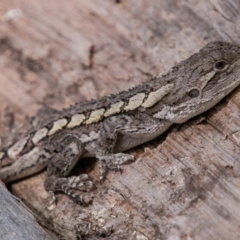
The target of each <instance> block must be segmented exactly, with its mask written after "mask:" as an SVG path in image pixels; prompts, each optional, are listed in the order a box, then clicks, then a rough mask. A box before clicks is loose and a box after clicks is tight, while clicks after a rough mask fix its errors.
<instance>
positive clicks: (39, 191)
mask: <svg viewBox="0 0 240 240" xmlns="http://www.w3.org/2000/svg"><path fill="white" fill-rule="evenodd" d="M239 9H240V4H239V1H237V0H235V1H234V0H226V1H217V0H212V1H186V0H185V1H184V0H180V1H179V0H161V1H157V0H150V1H147V0H138V1H133V0H129V1H124V0H119V1H113V0H111V1H110V0H104V1H99V0H91V1H84V0H68V1H64V0H52V1H46V0H31V1H27V0H18V1H16V0H2V1H1V3H0V14H1V16H2V18H1V19H0V71H1V76H0V114H1V122H0V131H1V132H0V134H1V136H4V137H3V142H4V143H5V142H8V141H11V140H12V139H13V138H14V136H15V133H16V132H17V131H20V132H21V127H18V129H19V130H15V128H13V126H15V125H16V123H26V122H28V121H29V118H30V117H32V116H34V115H35V114H36V112H37V111H38V110H39V109H40V108H42V107H46V106H47V107H52V108H56V109H61V108H64V107H68V106H69V105H70V104H73V103H75V102H79V101H85V100H90V99H92V98H98V97H101V96H104V95H106V94H110V93H117V92H118V91H121V90H126V89H128V88H131V87H133V86H135V85H137V84H140V83H142V82H143V81H145V80H148V79H150V78H151V77H153V76H155V75H157V74H158V73H159V72H160V71H165V70H167V69H169V68H170V67H171V66H173V65H174V64H176V63H178V62H179V61H181V60H184V59H186V58H187V57H189V56H190V55H191V54H193V53H194V52H196V51H198V50H199V49H200V48H201V47H203V46H204V45H205V44H206V43H208V42H210V41H213V40H222V41H235V42H238V43H240V41H239V33H240V31H239V30H240V29H239V26H240V15H239ZM239 115H240V93H239V88H238V89H236V90H235V91H234V92H233V93H231V94H230V95H229V96H228V97H227V98H225V99H224V100H223V101H222V102H221V103H219V104H218V105H217V106H216V107H215V108H213V109H211V110H210V111H209V112H207V113H206V114H203V115H202V116H200V117H198V118H196V119H194V120H191V121H188V122H187V123H185V124H183V125H181V126H173V127H172V128H171V129H170V130H169V131H168V133H166V134H164V136H161V137H159V138H157V139H156V140H154V141H152V142H150V143H147V144H144V145H142V146H139V147H136V148H135V149H132V150H130V151H129V152H130V153H131V154H133V155H134V156H135V157H136V159H137V160H136V162H134V163H132V164H129V165H125V166H124V167H123V173H122V174H120V173H115V172H109V174H108V176H107V179H106V181H105V182H104V183H103V184H99V182H98V169H97V163H96V161H95V160H94V159H86V160H85V159H84V160H83V161H80V163H79V164H78V166H77V167H76V169H75V170H74V173H73V174H74V175H75V174H79V173H80V172H86V173H88V174H89V175H90V177H91V178H92V179H93V181H94V182H95V184H96V186H97V189H96V190H95V191H93V194H94V195H95V197H94V201H93V203H92V204H91V205H89V206H87V207H83V206H80V205H77V204H75V203H73V202H72V201H71V200H70V199H68V198H67V197H66V196H64V195H62V194H58V195H57V198H58V203H57V206H56V208H55V209H53V210H52V211H48V210H47V209H46V206H47V204H46V202H47V201H46V198H47V194H46V192H45V190H44V188H43V181H44V173H41V174H38V175H36V176H33V177H31V178H28V179H25V180H22V181H19V182H17V183H15V184H13V185H12V188H11V189H12V192H13V193H14V194H15V195H16V196H18V197H19V198H21V199H22V200H23V201H24V203H26V204H27V206H28V207H29V208H30V209H31V210H32V211H34V212H35V213H36V215H37V216H38V217H39V219H40V220H39V221H40V222H42V223H43V224H44V222H45V221H48V223H49V224H44V225H45V226H46V225H48V226H51V227H50V228H51V230H53V229H54V231H55V232H56V233H57V234H59V235H61V236H62V237H63V238H64V239H77V236H78V235H79V233H78V231H77V226H78V225H79V224H82V223H86V222H88V223H91V225H92V226H94V227H95V228H96V229H97V230H99V231H101V230H104V229H109V228H112V233H111V235H110V236H106V239H144V240H145V239H157V240H158V239H206V240H208V239H211V240H212V239H230V240H231V239H232V240H234V239H238V238H240V233H239V221H240V210H239V209H240V191H239V187H238V186H240V177H239V175H240V164H239V163H240V160H239V155H240V154H239V153H240V149H239V146H238V145H239V142H240V134H239V129H240V123H239V121H238V116H239ZM200 120H201V121H200ZM0 206H1V208H4V207H5V206H4V205H3V203H2V202H1V203H0ZM2 228H3V227H2V226H0V231H1V230H2ZM94 238H96V239H100V238H101V236H99V235H97V234H95V233H93V234H92V235H91V234H90V236H89V239H94ZM9 239H10V238H9Z"/></svg>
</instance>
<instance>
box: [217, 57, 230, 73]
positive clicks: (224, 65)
mask: <svg viewBox="0 0 240 240" xmlns="http://www.w3.org/2000/svg"><path fill="white" fill-rule="evenodd" d="M228 67H229V63H228V62H226V61H225V60H220V61H217V62H215V63H214V65H213V68H214V70H215V71H217V72H224V71H226V70H227V69H228Z"/></svg>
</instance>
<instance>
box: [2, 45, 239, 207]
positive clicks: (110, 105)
mask: <svg viewBox="0 0 240 240" xmlns="http://www.w3.org/2000/svg"><path fill="white" fill-rule="evenodd" d="M239 84H240V46H238V45H236V44H233V43H226V42H212V43H209V44H207V45H206V46H205V47H203V48H202V49H201V50H200V51H199V52H198V53H195V54H194V55H192V56H191V57H190V58H188V59H187V60H185V61H182V62H180V63H179V64H177V65H176V66H175V67H173V68H172V69H170V70H169V71H168V72H167V73H165V74H163V75H159V76H157V77H155V78H153V79H151V80H149V81H147V82H145V83H143V84H141V85H139V86H136V87H135V88H133V89H130V90H128V91H123V92H120V93H118V94H115V95H110V96H106V97H103V98H101V99H98V100H92V101H89V102H86V103H79V104H76V105H74V106H71V107H70V108H68V109H64V110H62V111H59V112H58V111H54V112H52V113H50V114H49V116H48V117H47V119H45V120H43V121H39V122H38V123H37V125H36V126H35V128H34V129H33V130H32V131H31V132H29V133H28V134H27V135H26V137H24V138H21V139H19V140H18V141H16V142H14V143H13V144H12V145H10V146H9V147H7V148H5V149H2V150H0V161H1V160H4V159H5V158H9V159H13V160H15V161H14V163H13V164H11V165H9V166H3V167H2V168H1V169H0V179H1V180H3V181H4V182H6V183H7V182H12V181H15V180H18V179H21V178H23V177H27V176H29V175H31V174H34V173H36V172H39V171H41V170H42V169H44V168H45V167H47V173H46V179H45V184H44V185H45V189H46V190H47V191H48V192H49V193H51V194H52V193H54V192H57V191H61V192H64V193H65V194H66V195H68V196H69V197H71V198H73V199H74V200H76V201H78V202H82V203H84V202H85V200H84V198H83V197H82V196H81V194H79V192H78V190H82V191H89V190H91V189H92V188H93V184H92V182H91V181H90V180H89V178H88V176H87V175H86V174H83V175H80V176H77V177H75V176H73V177H67V175H68V174H69V173H70V171H71V170H72V169H73V167H74V166H75V164H76V163H77V161H78V160H79V159H81V158H83V157H89V156H95V157H96V158H97V159H98V160H99V173H100V180H103V179H104V177H105V175H106V172H107V170H108V169H118V166H119V165H121V164H124V163H127V162H129V161H132V160H134V158H133V156H132V155H129V154H127V153H123V152H124V151H126V150H128V149H130V148H133V147H135V146H137V145H139V144H142V143H144V142H147V141H150V140H152V139H154V138H156V137H157V136H159V135H161V134H162V133H163V132H165V131H166V130H167V129H168V128H169V127H170V126H171V125H172V124H174V123H184V122H186V121H187V120H188V119H190V118H192V117H194V116H196V115H198V114H201V113H203V112H205V111H206V110H208V109H210V108H211V107H213V106H214V105H215V104H217V103H218V102H219V101H220V100H221V99H222V98H224V97H225V96H226V95H227V94H228V93H230V92H231V91H232V90H233V89H234V88H236V87H237V86H238V85H239Z"/></svg>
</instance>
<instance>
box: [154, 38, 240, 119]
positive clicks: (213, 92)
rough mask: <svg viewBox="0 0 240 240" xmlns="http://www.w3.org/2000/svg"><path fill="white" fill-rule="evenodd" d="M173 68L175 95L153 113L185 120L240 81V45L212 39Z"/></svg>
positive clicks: (207, 107)
mask: <svg viewBox="0 0 240 240" xmlns="http://www.w3.org/2000/svg"><path fill="white" fill-rule="evenodd" d="M172 71H173V72H174V73H175V76H176V78H177V80H176V79H175V82H174V89H173V93H174V94H173V95H174V97H171V98H169V100H168V101H167V104H166V105H165V106H164V107H163V108H162V109H161V110H160V111H158V112H156V113H155V114H154V117H156V118H160V119H166V120H169V121H171V122H173V123H183V122H185V121H187V120H188V119H190V118H192V117H194V116H196V115H198V114H201V113H203V112H205V111H206V110H208V109H210V108H211V107H213V106H214V105H215V104H216V103H218V102H219V101H220V100H221V99H222V98H224V97H225V96H226V95H227V94H228V93H230V92H231V91H232V90H233V89H234V88H236V87H237V86H238V85H239V84H240V46H238V45H237V44H233V43H227V42H211V43H209V44H207V45H206V46H205V47H204V48H202V49H201V50H200V51H199V52H198V53H196V54H194V55H192V56H191V57H190V58H189V59H187V60H185V61H183V62H181V63H179V64H178V65H176V67H174V68H173V69H172ZM177 76H179V77H177Z"/></svg>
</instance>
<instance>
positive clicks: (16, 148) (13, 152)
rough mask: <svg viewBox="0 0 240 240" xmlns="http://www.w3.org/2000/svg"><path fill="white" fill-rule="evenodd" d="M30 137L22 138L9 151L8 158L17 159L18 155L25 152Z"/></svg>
mask: <svg viewBox="0 0 240 240" xmlns="http://www.w3.org/2000/svg"><path fill="white" fill-rule="evenodd" d="M27 141H28V137H25V138H22V139H21V140H19V141H18V142H16V143H15V144H14V145H13V146H12V147H10V148H9V149H8V152H7V153H8V156H9V157H10V158H15V157H17V155H19V154H20V153H21V151H22V150H23V148H24V146H25V145H26V144H27Z"/></svg>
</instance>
